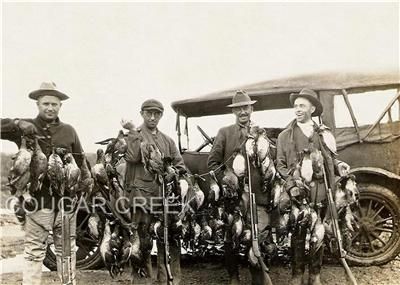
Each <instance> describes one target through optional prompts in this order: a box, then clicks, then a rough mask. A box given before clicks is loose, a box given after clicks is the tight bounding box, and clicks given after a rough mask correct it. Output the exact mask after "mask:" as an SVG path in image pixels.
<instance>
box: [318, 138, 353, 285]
mask: <svg viewBox="0 0 400 285" xmlns="http://www.w3.org/2000/svg"><path fill="white" fill-rule="evenodd" d="M319 141H320V146H321V153H322V155H323V157H324V164H323V167H322V173H323V177H324V186H325V191H326V197H327V199H328V211H329V214H330V217H331V221H332V231H333V235H334V242H336V245H337V249H338V253H339V261H340V263H341V264H342V266H343V268H344V270H345V271H346V274H347V276H348V278H349V281H350V282H351V283H352V284H353V285H357V280H356V279H355V277H354V275H353V272H351V270H350V267H349V265H348V264H347V262H346V259H345V258H346V251H345V250H344V248H343V240H342V234H341V232H340V228H339V216H338V213H337V209H336V204H335V201H334V200H333V194H332V186H331V185H333V183H334V172H333V171H334V170H333V164H332V163H331V165H327V164H328V161H329V159H331V157H330V156H329V155H328V153H327V152H328V151H327V150H326V149H325V146H324V145H323V142H322V139H321V137H320V139H319ZM329 166H330V167H329ZM327 173H329V180H328V176H327Z"/></svg>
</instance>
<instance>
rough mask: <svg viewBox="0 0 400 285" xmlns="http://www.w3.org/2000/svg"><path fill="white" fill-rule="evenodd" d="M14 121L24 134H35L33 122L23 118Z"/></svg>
mask: <svg viewBox="0 0 400 285" xmlns="http://www.w3.org/2000/svg"><path fill="white" fill-rule="evenodd" d="M15 123H16V125H17V127H18V128H19V129H20V130H21V131H22V133H23V134H24V135H34V134H37V129H36V126H35V125H34V124H32V123H30V122H27V121H24V120H15Z"/></svg>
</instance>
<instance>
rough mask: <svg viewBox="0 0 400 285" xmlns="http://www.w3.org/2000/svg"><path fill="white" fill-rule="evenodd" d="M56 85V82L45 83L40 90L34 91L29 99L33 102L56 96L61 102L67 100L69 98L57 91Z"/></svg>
mask: <svg viewBox="0 0 400 285" xmlns="http://www.w3.org/2000/svg"><path fill="white" fill-rule="evenodd" d="M56 87H57V86H56V84H55V83H54V82H43V83H42V84H41V85H40V87H39V89H38V90H35V91H32V92H31V93H29V98H31V99H33V100H37V99H39V97H41V96H46V95H48V96H55V97H57V98H59V99H60V100H61V101H62V100H67V99H68V98H69V97H68V96H67V95H65V94H64V93H62V92H60V91H58V90H57V89H56Z"/></svg>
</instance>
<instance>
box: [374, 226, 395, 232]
mask: <svg viewBox="0 0 400 285" xmlns="http://www.w3.org/2000/svg"><path fill="white" fill-rule="evenodd" d="M375 231H381V232H387V233H393V228H391V229H389V228H382V227H376V228H375Z"/></svg>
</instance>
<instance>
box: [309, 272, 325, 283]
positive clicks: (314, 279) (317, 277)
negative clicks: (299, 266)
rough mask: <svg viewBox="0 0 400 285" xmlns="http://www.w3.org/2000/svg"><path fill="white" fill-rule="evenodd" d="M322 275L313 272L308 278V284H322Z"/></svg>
mask: <svg viewBox="0 0 400 285" xmlns="http://www.w3.org/2000/svg"><path fill="white" fill-rule="evenodd" d="M321 284H322V283H321V275H320V274H319V273H318V274H311V273H310V276H309V278H308V285H321Z"/></svg>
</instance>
